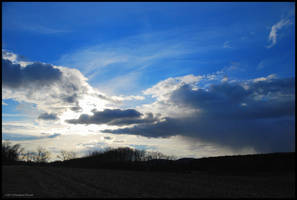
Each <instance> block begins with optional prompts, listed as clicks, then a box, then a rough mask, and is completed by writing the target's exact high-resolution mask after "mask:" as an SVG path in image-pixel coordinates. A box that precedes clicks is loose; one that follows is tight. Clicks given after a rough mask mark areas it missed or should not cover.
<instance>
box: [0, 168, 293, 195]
mask: <svg viewBox="0 0 297 200" xmlns="http://www.w3.org/2000/svg"><path fill="white" fill-rule="evenodd" d="M19 196H25V197H30V198H31V197H32V198H34V197H36V198H40V197H47V198H49V197H62V198H63V197H97V198H109V197H118V198H127V197H132V198H133V197H135V198H136V197H157V198H162V197H169V198H180V197H182V198H186V197H192V198H199V197H206V198H208V197H217V198H228V197H229V198H230V197H231V198H239V197H248V198H249V197H251V198H254V197H275V198H280V197H289V198H290V197H291V198H293V197H295V171H283V172H277V173H276V172H258V173H254V174H253V175H251V174H248V175H247V174H246V175H244V174H241V175H240V174H236V175H233V174H232V173H228V174H226V173H220V172H216V173H211V172H206V171H204V172H203V171H192V172H191V173H184V172H182V173H177V172H157V171H129V170H109V169H79V168H66V167H49V166H45V167H41V166H22V165H19V166H16V165H10V166H2V197H4V198H9V197H19Z"/></svg>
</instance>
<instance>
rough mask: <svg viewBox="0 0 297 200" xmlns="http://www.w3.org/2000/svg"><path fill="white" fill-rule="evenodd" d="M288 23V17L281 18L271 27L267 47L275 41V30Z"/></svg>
mask: <svg viewBox="0 0 297 200" xmlns="http://www.w3.org/2000/svg"><path fill="white" fill-rule="evenodd" d="M289 24H290V20H289V19H281V20H280V21H279V22H277V23H276V24H274V25H273V26H272V27H271V30H270V33H269V37H268V39H269V41H270V42H271V44H270V45H268V46H267V48H271V47H273V46H274V45H275V44H276V42H277V32H278V31H280V30H281V29H282V28H283V27H284V26H287V25H289Z"/></svg>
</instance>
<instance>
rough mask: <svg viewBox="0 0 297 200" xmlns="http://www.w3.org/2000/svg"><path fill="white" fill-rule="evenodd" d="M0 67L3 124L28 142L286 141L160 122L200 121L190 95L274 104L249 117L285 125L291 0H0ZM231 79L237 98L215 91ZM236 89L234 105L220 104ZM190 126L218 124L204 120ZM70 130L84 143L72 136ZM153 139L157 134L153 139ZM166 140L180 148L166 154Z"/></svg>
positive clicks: (200, 107) (200, 109) (188, 149)
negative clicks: (168, 0)
mask: <svg viewBox="0 0 297 200" xmlns="http://www.w3.org/2000/svg"><path fill="white" fill-rule="evenodd" d="M2 65H3V66H4V65H5V68H4V70H2V79H3V80H4V82H3V86H2V90H3V93H2V94H3V95H2V119H3V122H2V131H3V132H4V133H5V134H6V135H5V137H6V138H10V139H11V140H14V138H17V139H15V141H17V142H20V141H24V145H27V146H29V144H34V145H35V144H37V142H38V141H43V140H44V141H45V140H46V141H47V142H46V143H45V144H49V147H51V148H52V149H55V148H56V151H58V150H57V148H58V146H55V145H54V146H53V145H52V144H53V143H52V142H51V141H53V140H60V141H61V140H62V139H60V138H67V139H65V140H63V142H66V141H67V140H68V141H69V142H70V143H71V145H70V144H69V146H71V148H74V149H75V150H77V151H82V152H84V151H87V149H88V148H91V147H92V148H99V147H102V146H117V145H118V144H121V145H128V146H129V145H130V146H131V147H141V148H142V149H154V150H159V151H162V152H164V153H169V154H174V153H175V154H176V155H177V156H187V155H188V156H194V157H201V155H219V154H220V153H218V152H223V153H224V152H225V153H226V154H230V153H231V154H232V153H236V152H243V153H246V152H256V151H257V152H260V151H277V150H280V151H285V150H288V149H285V150H284V149H282V148H276V147H275V141H271V143H269V144H268V145H267V148H266V147H265V148H264V149H261V148H258V147H259V146H260V144H261V142H260V140H262V139H263V138H261V137H259V138H258V139H259V141H257V142H252V139H251V138H250V137H252V136H250V137H248V135H246V133H242V134H243V135H241V136H240V137H238V138H237V137H232V138H233V139H230V141H229V142H219V139H218V138H220V137H219V136H218V135H217V134H214V136H206V135H204V133H203V134H202V133H197V134H198V136H197V137H196V135H193V133H190V132H189V131H188V130H185V129H181V128H180V127H176V130H179V131H180V132H177V133H175V132H174V128H172V132H170V130H171V129H170V128H168V127H167V126H169V125H171V123H173V122H174V120H178V121H177V122H176V123H175V122H174V123H173V124H175V125H176V124H177V125H181V126H183V125H185V126H192V125H193V124H189V121H191V120H189V117H190V116H192V119H196V120H197V121H199V120H200V121H203V122H204V123H205V124H207V123H208V121H211V120H213V117H215V115H212V114H211V113H212V112H214V109H213V108H211V107H210V106H209V105H208V104H207V103H206V102H205V104H203V103H201V104H199V103H195V102H194V101H200V102H204V100H205V98H209V100H213V101H214V102H217V101H218V99H220V98H221V99H220V101H218V102H219V103H217V104H218V105H222V106H224V107H225V108H226V109H230V110H228V111H226V112H227V114H226V115H228V114H230V116H232V117H231V118H233V115H235V114H236V113H237V115H239V111H240V112H246V116H245V117H250V114H249V113H250V112H249V110H241V109H243V108H246V109H251V110H253V109H255V110H257V109H263V110H264V111H266V110H267V109H268V108H269V109H270V110H274V108H275V112H274V113H272V112H268V111H267V113H265V114H263V115H261V114H260V113H258V114H257V116H258V115H259V116H262V117H263V116H264V117H266V118H267V119H266V121H265V120H264V121H263V122H262V121H261V120H260V119H257V120H256V119H255V122H254V124H253V123H252V124H250V125H251V126H254V127H258V128H257V130H256V129H255V131H256V132H257V131H258V130H261V131H269V130H266V128H267V127H269V124H270V123H274V124H275V121H274V122H272V121H269V120H272V119H273V120H280V121H277V122H278V123H279V124H283V123H288V124H289V126H290V128H293V129H295V122H293V121H292V117H293V118H295V116H294V113H292V112H290V109H291V108H293V103H295V98H293V97H292V96H294V94H295V88H294V86H293V85H292V83H294V82H295V67H294V66H295V3H290V2H289V3H288V2H270V3H269V2H262V3H259V2H245V3H241V2H228V3H227V2H225V3H217V2H209V3H208V2H192V3H189V2H188V3H179V2H171V3H165V2H155V3H152V2H142V3H136V2H135V3H134V2H126V3H125V2H123V3H120V2H112V3H106V2H105V3H103V2H87V3H84V2H42V3H38V2H4V3H2ZM14 70H15V71H14ZM4 73H5V74H4ZM16 74H17V75H18V76H15V75H16ZM291 79H293V82H292V80H291ZM253 80H254V81H253ZM255 80H260V83H256V82H257V81H255ZM262 83H263V85H261V84H262ZM232 84H233V85H232ZM286 87H289V88H286ZM189 88H190V89H189ZM231 88H233V89H232V91H235V92H234V93H236V92H238V95H242V96H243V97H242V99H240V98H239V97H237V96H234V97H233V99H228V98H227V97H226V98H225V97H224V98H223V97H222V96H220V95H224V93H225V92H226V91H229V89H231ZM242 88H244V89H245V90H247V91H249V93H245V92H243V91H241V90H242ZM247 88H252V89H250V90H249V89H247ZM260 88H262V89H260ZM265 89H266V90H267V91H268V92H264V93H263V91H264V90H265ZM286 89H288V92H284V90H285V91H287V90H286ZM266 90H265V91H266ZM202 91H203V92H204V93H202ZM261 91H262V92H261ZM230 92H231V91H230ZM269 92H270V93H269ZM177 94H178V95H180V96H178V97H177V96H176V95H177ZM252 94H253V95H252ZM256 94H257V96H256ZM271 94H275V95H276V97H275V98H274V99H273V100H275V99H276V98H278V100H275V102H272V103H271V105H269V106H270V107H269V106H267V105H266V107H265V105H264V103H263V102H259V99H261V100H263V101H264V99H271V98H272V97H271ZM287 97H290V98H288V99H287ZM236 99H238V101H239V99H240V102H237V101H236V103H238V105H241V107H238V108H235V107H230V106H229V105H230V104H231V103H234V102H235V100H236ZM255 99H257V101H256V100H255ZM286 101H287V103H289V105H291V107H290V109H289V110H287V113H288V116H289V118H288V119H287V118H286V119H285V118H284V117H288V116H287V115H286V114H285V113H284V112H282V110H281V109H287V107H282V106H283V104H282V102H286ZM185 103H186V104H185ZM225 104H227V105H228V106H226V105H225ZM181 105H183V106H181ZM214 107H215V106H214ZM217 109H219V108H217ZM233 109H234V110H233ZM236 109H239V110H236ZM206 110H207V111H208V112H205V111H206ZM264 111H263V112H264ZM215 112H218V113H220V114H222V113H221V112H219V111H218V110H216V111H215ZM206 113H208V114H206ZM276 113H278V114H279V116H278V115H277V114H276ZM202 116H205V117H204V118H201V117H202ZM220 116H221V115H220ZM222 116H225V115H223V114H222ZM240 116H241V115H240ZM268 116H269V117H268ZM276 116H277V117H279V118H276ZM245 117H243V118H245ZM281 117H282V119H281ZM102 118H103V119H102ZM222 118H223V117H222ZM171 120H173V121H171ZM205 120H207V121H205ZM219 123H221V124H220V126H221V128H223V127H226V129H228V130H230V131H231V130H232V131H235V130H237V128H236V127H233V126H231V125H230V126H229V125H228V122H225V121H224V122H223V121H220V122H219ZM240 123H243V124H247V123H245V122H240ZM248 123H251V122H250V121H249V122H248ZM261 123H264V124H265V125H263V127H260V125H259V124H261ZM133 127H134V129H133ZM166 127H167V130H168V131H169V132H166V131H164V130H163V129H164V128H166ZM280 127H281V125H280V126H279V127H277V128H280ZM277 128H276V129H275V130H281V129H277ZM155 129H157V130H156V131H155V132H156V135H151V131H152V130H155ZM195 130H196V131H198V132H199V131H201V132H205V133H206V132H207V133H209V134H210V132H219V131H220V129H219V128H218V129H217V130H212V129H209V127H208V126H207V127H206V126H205V127H204V126H199V127H196V126H195ZM284 130H287V129H284ZM284 130H283V131H284ZM290 130H291V131H292V129H290ZM232 131H231V132H232ZM237 131H238V130H237ZM243 132H244V131H243ZM42 133H46V134H47V135H44V134H42ZM292 133H294V132H292ZM292 133H291V132H290V133H288V134H289V139H292V138H294V137H295V135H294V134H292ZM9 134H10V135H9ZM73 134H74V135H75V136H73ZM119 134H121V139H118V138H116V137H119ZM275 134H278V133H275ZM26 135H27V136H26ZM51 135H54V137H51ZM135 135H138V136H137V137H134V136H135ZM231 135H232V134H231ZM231 135H230V137H231ZM264 135H265V134H264ZM140 136H141V137H140ZM108 137H111V138H113V139H112V140H111V139H104V138H108ZM139 137H140V139H139ZM188 137H189V138H195V139H194V140H192V141H196V142H197V144H193V142H191V139H187V138H188ZM71 138H73V139H71ZM79 138H84V139H82V141H84V142H85V143H86V144H84V143H83V142H80V143H81V144H80V145H79V142H78V141H79ZM95 138H97V140H96V139H95ZM100 138H101V139H100ZM102 138H103V139H102ZM123 138H125V139H123ZM135 138H138V139H135ZM162 138H163V139H162ZM164 138H166V141H167V143H166V144H165V143H164V144H163V143H162V145H161V144H160V143H158V142H157V141H159V140H160V141H165V139H164ZM170 138H171V139H170ZM172 138H174V139H172ZM276 138H277V137H276ZM284 138H287V137H284ZM22 139H23V140H22ZM95 140H96V141H95ZM241 140H245V142H243V141H241ZM283 140H285V139H283ZM90 141H93V143H92V142H90ZM94 141H95V142H94ZM117 141H125V142H119V143H117ZM150 141H155V144H154V145H153V146H150V143H151V142H150ZM178 141H179V142H180V143H178ZM249 141H250V143H249ZM262 142H263V141H262ZM88 143H92V145H91V146H90V145H87V144H88ZM173 143H174V144H175V145H179V148H180V153H179V152H173V151H174V148H172V147H170V145H173ZM289 143H290V142H289ZM50 144H51V145H52V146H50ZM96 144H97V146H96ZM185 144H187V145H185ZM198 144H199V145H200V146H199V145H198ZM204 144H205V146H203V145H204ZM237 144H242V145H243V147H242V148H241V149H239V148H238V145H237ZM283 144H284V145H285V144H286V143H285V142H283ZM34 145H33V146H34ZM269 145H270V146H269ZM290 145H291V146H294V145H295V143H293V144H291V143H290ZM194 148H196V149H195V150H193V149H194ZM222 149H223V150H222ZM291 149H292V147H291ZM291 149H289V150H291ZM170 152H172V153H170ZM194 152H197V154H195V153H194Z"/></svg>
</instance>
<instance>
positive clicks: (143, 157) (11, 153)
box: [2, 141, 176, 163]
mask: <svg viewBox="0 0 297 200" xmlns="http://www.w3.org/2000/svg"><path fill="white" fill-rule="evenodd" d="M51 157H52V154H51V153H50V152H49V151H47V150H46V149H45V148H44V147H41V146H39V147H38V148H37V149H36V151H28V150H25V149H24V148H23V147H21V145H20V144H15V145H12V144H11V142H9V141H4V142H2V163H9V162H17V161H25V162H34V163H48V162H49V160H50V159H51ZM56 158H57V159H58V160H59V161H67V160H72V159H75V158H77V154H76V153H75V152H74V151H66V150H61V151H60V152H59V154H58V155H57V156H56ZM81 158H91V159H92V158H94V159H97V160H101V161H115V162H118V161H121V162H141V161H144V162H145V161H151V160H162V159H163V160H174V159H176V158H175V157H174V156H168V155H165V154H163V153H161V152H150V151H145V150H138V149H132V148H129V147H119V148H110V147H108V148H105V149H103V150H95V151H89V152H88V153H87V154H86V155H85V156H83V157H81Z"/></svg>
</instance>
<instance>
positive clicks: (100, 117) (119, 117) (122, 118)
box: [66, 109, 155, 126]
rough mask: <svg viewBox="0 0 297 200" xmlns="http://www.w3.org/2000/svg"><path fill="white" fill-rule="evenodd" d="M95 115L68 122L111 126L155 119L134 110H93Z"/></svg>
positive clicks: (148, 121)
mask: <svg viewBox="0 0 297 200" xmlns="http://www.w3.org/2000/svg"><path fill="white" fill-rule="evenodd" d="M92 112H93V115H87V114H82V115H80V117H79V118H78V119H70V120H66V122H68V123H71V124H109V125H117V126H122V125H129V124H137V123H150V122H153V121H154V120H155V119H154V117H153V115H152V114H147V115H146V116H145V117H144V118H141V116H143V114H142V113H140V112H138V111H137V110H134V109H127V110H120V109H113V110H112V109H105V110H104V111H95V110H93V111H92Z"/></svg>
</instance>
